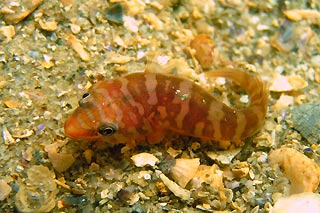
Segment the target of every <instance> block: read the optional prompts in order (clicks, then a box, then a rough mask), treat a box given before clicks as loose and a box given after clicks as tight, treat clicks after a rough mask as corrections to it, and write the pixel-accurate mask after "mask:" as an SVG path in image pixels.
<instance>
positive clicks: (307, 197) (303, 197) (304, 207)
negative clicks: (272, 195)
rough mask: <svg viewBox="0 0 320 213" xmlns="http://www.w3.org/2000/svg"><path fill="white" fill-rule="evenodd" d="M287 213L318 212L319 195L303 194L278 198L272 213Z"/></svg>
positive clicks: (319, 205) (319, 207)
mask: <svg viewBox="0 0 320 213" xmlns="http://www.w3.org/2000/svg"><path fill="white" fill-rule="evenodd" d="M287 212H290V213H300V212H320V195H319V194H317V193H310V192H305V193H300V194H295V195H291V196H289V197H282V198H280V199H279V200H277V202H276V203H275V205H274V207H273V211H272V213H287Z"/></svg>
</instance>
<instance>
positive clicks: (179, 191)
mask: <svg viewBox="0 0 320 213" xmlns="http://www.w3.org/2000/svg"><path fill="white" fill-rule="evenodd" d="M156 172H157V173H158V174H159V177H160V179H161V180H162V182H163V183H164V185H166V187H168V189H169V190H170V191H171V192H172V193H173V194H174V195H175V196H177V197H180V198H181V199H183V200H189V199H190V195H191V192H190V191H188V190H186V189H183V188H182V187H180V186H179V185H178V184H177V183H175V182H173V181H172V180H170V179H169V178H168V177H167V176H165V175H164V174H163V173H162V172H161V171H156Z"/></svg>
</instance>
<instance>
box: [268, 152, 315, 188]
mask: <svg viewBox="0 0 320 213" xmlns="http://www.w3.org/2000/svg"><path fill="white" fill-rule="evenodd" d="M269 162H270V164H271V165H272V166H274V165H276V164H278V165H280V167H281V168H283V172H284V174H285V176H286V177H287V178H288V179H289V180H290V183H291V187H290V193H291V194H297V193H302V192H314V191H315V190H316V189H317V188H318V185H319V183H320V169H319V167H318V165H317V164H316V163H315V162H314V161H313V160H311V159H310V158H308V157H307V156H305V155H304V154H302V153H300V152H298V151H297V150H295V149H292V148H280V149H277V150H274V151H272V152H271V154H270V155H269Z"/></svg>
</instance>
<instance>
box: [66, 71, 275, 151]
mask: <svg viewBox="0 0 320 213" xmlns="http://www.w3.org/2000/svg"><path fill="white" fill-rule="evenodd" d="M205 76H206V77H224V78H227V79H231V80H232V81H234V82H236V83H237V84H239V85H240V86H241V87H243V88H244V89H245V90H246V92H247V93H248V95H249V97H250V103H249V105H248V106H247V107H246V108H244V109H234V108H231V107H229V106H227V105H225V104H224V103H222V102H220V101H218V100H217V99H216V98H215V97H214V96H212V95H211V94H210V93H209V92H208V91H207V90H205V89H204V88H202V87H201V86H199V85H197V84H195V83H193V82H192V81H190V80H187V79H185V78H181V77H177V76H174V75H166V74H160V73H132V74H128V75H125V76H123V77H119V78H114V79H110V80H104V81H100V82H98V83H97V84H95V85H94V86H93V87H92V88H91V90H90V91H89V92H88V93H85V94H84V95H83V97H82V99H81V100H80V101H79V107H78V108H77V109H76V110H75V112H74V113H73V114H72V115H71V116H70V117H69V119H68V120H67V121H66V123H65V126H64V130H65V135H66V136H68V137H69V138H72V139H77V140H88V141H101V140H102V141H105V142H107V143H110V144H126V145H127V147H130V148H132V147H135V145H139V144H145V143H149V144H154V143H158V142H160V141H161V140H162V139H163V138H164V137H165V135H166V133H167V132H169V131H172V132H175V133H178V134H181V135H188V136H193V137H197V138H200V139H203V140H213V141H216V142H215V145H216V146H217V147H220V148H227V147H228V146H230V145H234V146H239V145H240V141H241V140H242V139H244V138H247V137H250V136H252V135H253V134H255V133H256V132H257V131H258V130H259V129H260V128H261V127H262V125H263V124H264V117H265V115H266V112H267V102H268V96H269V91H268V87H267V84H266V83H265V82H263V81H262V80H261V79H260V77H258V76H253V75H249V74H246V73H245V72H242V71H239V70H237V69H220V70H216V71H211V72H207V73H205Z"/></svg>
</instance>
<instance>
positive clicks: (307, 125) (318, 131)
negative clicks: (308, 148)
mask: <svg viewBox="0 0 320 213" xmlns="http://www.w3.org/2000/svg"><path fill="white" fill-rule="evenodd" d="M319 120H320V105H319V104H312V103H309V104H302V105H300V106H295V107H293V108H292V126H293V128H295V129H296V130H298V131H299V132H300V134H301V135H302V136H303V137H304V138H306V139H307V140H308V142H309V143H313V144H319V142H320V122H319Z"/></svg>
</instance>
